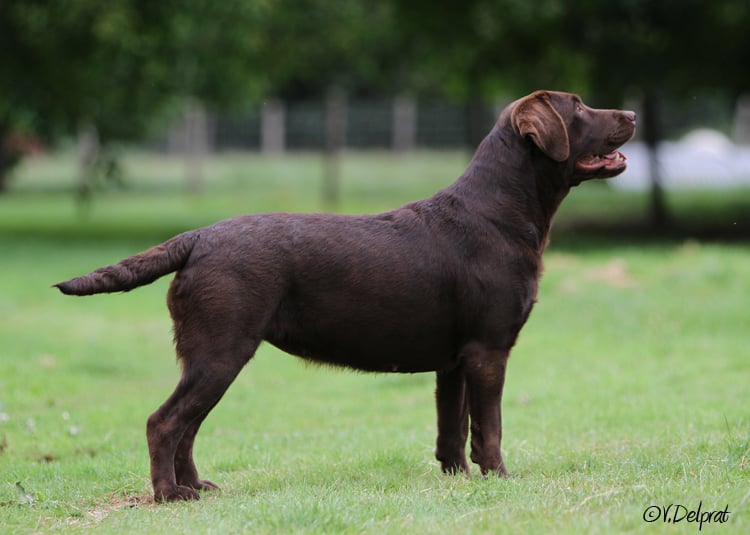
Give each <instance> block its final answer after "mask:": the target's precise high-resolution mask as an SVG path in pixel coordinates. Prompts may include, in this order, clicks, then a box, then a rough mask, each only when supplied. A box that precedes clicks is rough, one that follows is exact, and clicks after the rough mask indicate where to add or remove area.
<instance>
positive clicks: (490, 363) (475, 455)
mask: <svg viewBox="0 0 750 535" xmlns="http://www.w3.org/2000/svg"><path fill="white" fill-rule="evenodd" d="M509 353H510V352H509V351H508V350H496V349H487V348H477V349H476V350H475V351H473V352H472V353H471V354H470V355H467V357H466V359H465V360H464V366H465V373H466V387H467V389H468V398H469V415H470V416H471V460H472V461H473V462H475V463H476V464H478V465H479V468H480V470H481V471H482V474H487V473H488V472H495V473H497V474H498V475H500V476H507V475H508V472H507V471H506V469H505V464H504V463H503V456H502V454H501V452H500V441H501V438H502V418H501V412H500V403H501V400H502V396H503V385H504V383H505V368H506V364H507V361H508V355H509Z"/></svg>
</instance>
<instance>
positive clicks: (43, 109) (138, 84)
mask: <svg viewBox="0 0 750 535" xmlns="http://www.w3.org/2000/svg"><path fill="white" fill-rule="evenodd" d="M254 6H255V3H250V2H210V1H208V0H185V1H177V0H165V1H160V2H149V1H147V0H111V1H109V2H99V1H97V0H73V1H70V2H46V1H43V0H36V1H35V0H8V1H6V2H5V3H4V5H3V9H2V10H0V64H2V65H3V68H2V71H1V72H2V75H0V140H2V139H5V138H6V137H7V135H8V134H9V133H10V132H13V131H18V130H22V131H23V130H27V131H33V132H35V133H38V134H41V135H43V136H44V137H46V138H47V139H49V140H55V139H57V138H59V137H60V136H63V135H73V134H75V132H76V131H77V130H78V129H80V128H84V129H89V128H93V129H95V131H96V132H97V135H98V136H99V137H100V138H101V139H102V142H103V143H107V142H109V141H111V140H127V139H133V138H137V137H138V136H141V135H143V133H144V131H145V130H147V129H148V127H149V126H152V125H153V124H154V123H155V122H156V120H158V118H159V117H160V116H161V114H162V113H163V112H164V111H165V110H168V109H169V108H170V107H172V108H174V105H175V103H176V102H177V101H180V100H181V99H184V98H186V97H195V98H199V99H201V100H204V101H206V102H208V103H210V104H214V105H217V106H218V105H225V104H229V103H231V102H234V101H236V100H237V99H238V98H239V97H240V96H242V98H245V97H246V96H247V95H248V94H252V93H253V89H255V86H254V84H256V83H257V81H258V80H259V78H258V77H257V76H256V75H255V70H254V69H253V68H252V57H253V50H254V48H253V47H254V41H253V39H254V33H253V28H256V27H257V23H256V21H257V20H258V18H259V16H260V15H261V9H260V8H256V7H254ZM256 93H257V91H256ZM4 149H6V150H4ZM18 157H19V155H18V154H17V153H14V152H13V150H12V147H9V146H8V145H7V144H0V189H2V187H3V186H4V184H5V178H6V177H7V172H8V170H9V169H10V168H11V167H12V166H13V165H14V163H16V162H17V161H18Z"/></svg>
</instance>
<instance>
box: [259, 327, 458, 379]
mask: <svg viewBox="0 0 750 535" xmlns="http://www.w3.org/2000/svg"><path fill="white" fill-rule="evenodd" d="M280 320H281V321H277V322H276V325H275V326H274V328H272V329H270V332H269V333H268V334H267V335H266V337H265V339H266V340H267V341H268V342H270V343H271V344H273V345H274V346H276V347H278V348H279V349H281V350H283V351H285V352H287V353H291V354H293V355H296V356H299V357H302V358H304V359H307V360H312V361H316V362H322V363H327V364H333V365H337V366H345V367H349V368H354V369H358V370H364V371H372V372H401V373H414V372H427V371H436V370H444V369H449V368H452V367H454V366H455V365H456V363H457V359H458V355H457V353H458V344H457V342H456V340H455V336H454V329H453V326H452V325H450V324H449V322H447V321H445V320H442V319H441V318H437V317H434V316H432V317H429V318H424V319H423V320H422V321H414V318H413V317H412V318H408V317H402V316H398V317H393V318H391V319H390V320H387V321H386V320H383V319H382V318H380V319H379V321H375V318H373V317H372V316H371V315H369V314H361V315H357V314H353V315H350V316H349V317H346V316H340V317H337V318H333V317H317V318H305V319H303V320H302V322H297V321H294V320H292V319H291V318H290V317H289V316H287V317H282V318H280ZM410 320H411V321H410ZM425 320H426V321H425ZM430 320H432V321H430Z"/></svg>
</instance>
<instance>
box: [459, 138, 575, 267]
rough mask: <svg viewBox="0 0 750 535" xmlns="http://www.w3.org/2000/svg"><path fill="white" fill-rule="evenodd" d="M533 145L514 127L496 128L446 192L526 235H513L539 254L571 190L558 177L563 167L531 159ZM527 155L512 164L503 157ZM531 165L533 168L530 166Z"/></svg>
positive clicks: (493, 221) (487, 216) (497, 224)
mask: <svg viewBox="0 0 750 535" xmlns="http://www.w3.org/2000/svg"><path fill="white" fill-rule="evenodd" d="M533 151H538V149H537V148H536V147H535V146H534V145H533V143H531V142H528V141H526V140H525V139H523V138H520V137H519V136H518V135H517V134H516V133H515V132H514V131H513V130H512V128H510V126H508V127H505V128H503V127H502V126H501V125H500V124H498V125H497V126H495V128H493V129H492V131H491V132H490V133H489V135H488V136H487V137H486V138H485V139H484V140H483V141H482V143H481V144H480V145H479V148H478V149H477V151H476V153H475V154H474V157H473V158H472V160H471V163H470V164H469V166H468V168H467V169H466V171H465V172H464V174H463V175H461V177H459V179H458V180H457V181H456V182H455V183H454V184H453V185H452V186H450V187H449V188H447V189H446V190H445V191H446V192H450V191H451V190H456V191H460V192H461V196H462V197H464V198H466V197H467V196H468V198H470V199H471V206H470V207H469V208H470V209H471V210H472V211H474V212H477V213H479V214H481V215H482V216H484V217H485V218H488V219H490V220H491V221H492V223H493V224H494V225H495V226H496V227H498V228H501V229H502V228H515V229H518V228H519V225H518V223H519V222H523V223H525V224H526V228H527V229H528V232H526V233H522V234H523V235H519V236H512V237H513V238H518V239H521V240H522V241H524V242H526V243H527V244H528V245H529V246H531V247H533V248H534V249H535V250H538V251H539V252H540V253H541V252H542V250H543V249H544V247H545V246H546V245H547V238H548V235H549V231H550V227H551V225H552V219H553V217H554V215H555V212H556V211H557V208H558V207H559V206H560V203H561V202H562V200H563V199H564V198H565V196H566V195H567V194H568V192H569V191H570V187H569V186H567V185H566V184H564V181H563V180H562V179H561V178H560V180H559V181H556V180H554V179H555V178H558V177H560V176H561V175H560V174H561V169H562V165H561V164H558V163H556V162H554V161H552V160H550V159H549V158H546V157H539V158H538V157H532V152H533ZM512 153H516V154H526V155H527V156H526V157H525V158H523V159H521V160H520V161H518V162H509V161H508V159H507V158H505V157H503V155H504V154H512ZM529 162H531V165H529Z"/></svg>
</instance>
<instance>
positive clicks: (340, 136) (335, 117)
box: [323, 86, 346, 209]
mask: <svg viewBox="0 0 750 535" xmlns="http://www.w3.org/2000/svg"><path fill="white" fill-rule="evenodd" d="M325 133H326V145H325V171H324V176H323V203H324V204H325V205H326V206H327V207H328V208H329V209H330V208H334V207H335V206H336V204H337V203H338V201H339V190H340V181H341V176H340V175H341V169H340V162H339V156H340V153H341V149H342V148H343V147H344V145H345V144H346V94H345V93H344V91H343V90H342V89H341V88H340V87H336V86H333V87H331V88H329V89H328V91H327V93H326V108H325Z"/></svg>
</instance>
